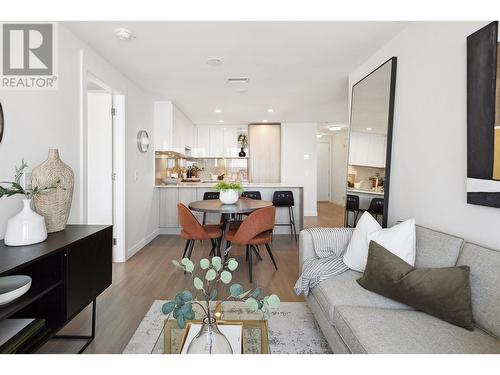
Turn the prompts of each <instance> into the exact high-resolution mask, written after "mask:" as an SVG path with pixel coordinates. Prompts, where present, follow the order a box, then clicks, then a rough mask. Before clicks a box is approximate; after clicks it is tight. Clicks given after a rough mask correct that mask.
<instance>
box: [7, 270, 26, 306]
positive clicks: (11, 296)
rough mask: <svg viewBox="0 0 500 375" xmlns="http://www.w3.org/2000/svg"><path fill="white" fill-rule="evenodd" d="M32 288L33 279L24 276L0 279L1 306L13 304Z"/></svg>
mask: <svg viewBox="0 0 500 375" xmlns="http://www.w3.org/2000/svg"><path fill="white" fill-rule="evenodd" d="M30 288H31V277H29V276H24V275H15V276H4V277H0V305H5V304H6V303H9V302H12V301H13V300H15V299H16V298H19V297H21V296H22V295H23V294H24V293H26V292H27V291H28V290H30Z"/></svg>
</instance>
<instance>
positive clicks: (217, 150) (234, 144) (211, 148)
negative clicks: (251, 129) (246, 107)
mask: <svg viewBox="0 0 500 375" xmlns="http://www.w3.org/2000/svg"><path fill="white" fill-rule="evenodd" d="M195 128H196V130H195V132H196V146H195V147H194V153H193V155H194V156H198V157H204V156H206V157H238V153H239V152H240V147H239V144H238V135H239V134H240V133H246V132H247V131H248V128H247V127H246V126H235V125H229V126H221V125H214V126H207V125H199V126H196V127H195Z"/></svg>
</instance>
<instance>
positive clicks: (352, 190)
mask: <svg viewBox="0 0 500 375" xmlns="http://www.w3.org/2000/svg"><path fill="white" fill-rule="evenodd" d="M347 192H348V193H361V194H372V195H380V196H384V192H383V191H373V190H365V189H354V188H347Z"/></svg>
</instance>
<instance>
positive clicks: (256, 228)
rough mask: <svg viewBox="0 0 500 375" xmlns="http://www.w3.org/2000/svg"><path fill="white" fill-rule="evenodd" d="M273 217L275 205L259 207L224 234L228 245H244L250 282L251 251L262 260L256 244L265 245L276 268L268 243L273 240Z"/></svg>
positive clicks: (274, 215)
mask: <svg viewBox="0 0 500 375" xmlns="http://www.w3.org/2000/svg"><path fill="white" fill-rule="evenodd" d="M275 217H276V207H274V206H270V207H265V208H261V209H259V210H256V211H254V212H252V213H251V214H250V215H248V217H247V218H246V219H245V220H244V221H243V222H242V223H241V225H240V226H239V227H238V228H231V229H230V230H229V231H228V232H227V233H226V235H225V238H226V241H227V242H228V245H231V244H238V245H245V246H246V258H247V262H248V276H249V278H250V282H252V268H253V259H252V256H253V253H255V254H256V255H257V257H258V258H259V259H260V260H262V257H261V256H260V253H259V251H258V249H257V246H258V245H265V246H266V249H267V252H268V253H269V257H270V258H271V260H272V262H273V264H274V268H275V269H276V270H277V269H278V266H277V265H276V261H275V260H274V256H273V253H272V251H271V246H270V245H269V244H270V243H271V242H272V240H273V228H274V222H275Z"/></svg>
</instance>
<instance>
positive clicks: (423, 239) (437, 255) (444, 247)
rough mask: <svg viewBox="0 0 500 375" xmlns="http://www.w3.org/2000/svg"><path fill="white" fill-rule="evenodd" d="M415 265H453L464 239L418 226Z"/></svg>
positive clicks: (420, 266)
mask: <svg viewBox="0 0 500 375" xmlns="http://www.w3.org/2000/svg"><path fill="white" fill-rule="evenodd" d="M416 235H417V251H416V258H415V267H417V268H423V267H453V266H454V265H455V263H456V262H457V259H458V254H459V253H460V249H461V248H462V245H463V243H464V240H463V239H461V238H459V237H455V236H450V235H449V234H446V233H441V232H437V231H435V230H432V229H428V228H424V227H420V226H418V225H417V226H416Z"/></svg>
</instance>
